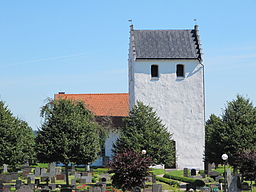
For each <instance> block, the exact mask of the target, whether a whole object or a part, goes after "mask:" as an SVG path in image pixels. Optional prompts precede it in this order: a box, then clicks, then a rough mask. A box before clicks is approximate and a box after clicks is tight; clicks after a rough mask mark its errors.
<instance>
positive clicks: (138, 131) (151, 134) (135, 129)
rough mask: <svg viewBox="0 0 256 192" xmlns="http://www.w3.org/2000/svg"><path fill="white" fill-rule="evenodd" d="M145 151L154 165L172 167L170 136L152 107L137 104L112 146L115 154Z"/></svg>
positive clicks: (172, 150) (173, 152)
mask: <svg viewBox="0 0 256 192" xmlns="http://www.w3.org/2000/svg"><path fill="white" fill-rule="evenodd" d="M127 150H132V151H137V152H141V151H142V150H146V152H147V156H149V157H151V158H152V161H153V163H155V164H165V165H166V166H169V167H170V166H173V165H174V163H175V149H174V142H173V141H172V135H171V134H170V133H169V132H168V131H167V129H166V127H165V126H164V125H163V123H162V121H161V120H160V118H159V117H158V116H157V114H156V112H155V111H154V110H153V108H152V107H150V106H146V105H144V104H143V103H142V102H138V103H137V104H136V105H135V106H134V107H133V109H132V110H131V111H130V113H129V117H128V118H126V119H125V127H124V128H123V129H122V131H121V135H120V138H119V139H118V140H117V142H116V144H115V145H114V148H113V151H114V152H115V153H122V152H123V151H127Z"/></svg>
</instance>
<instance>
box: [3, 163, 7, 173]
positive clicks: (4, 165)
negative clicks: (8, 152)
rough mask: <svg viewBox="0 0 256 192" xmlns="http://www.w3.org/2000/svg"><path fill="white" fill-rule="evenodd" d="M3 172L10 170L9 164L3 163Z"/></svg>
mask: <svg viewBox="0 0 256 192" xmlns="http://www.w3.org/2000/svg"><path fill="white" fill-rule="evenodd" d="M3 167H4V169H3V173H7V172H8V165H7V164H3Z"/></svg>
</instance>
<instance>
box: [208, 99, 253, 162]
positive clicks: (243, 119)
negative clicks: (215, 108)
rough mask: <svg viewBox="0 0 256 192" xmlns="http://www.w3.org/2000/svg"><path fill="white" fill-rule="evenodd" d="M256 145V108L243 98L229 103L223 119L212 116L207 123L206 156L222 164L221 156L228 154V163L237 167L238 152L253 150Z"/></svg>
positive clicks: (209, 159) (211, 160)
mask: <svg viewBox="0 0 256 192" xmlns="http://www.w3.org/2000/svg"><path fill="white" fill-rule="evenodd" d="M255 143H256V108H255V107H254V106H253V104H252V102H251V101H250V100H249V99H247V98H244V97H242V96H239V95H238V96H237V97H236V99H235V100H233V101H231V102H228V103H227V106H226V108H225V109H224V112H223V114H222V118H221V119H220V118H218V117H216V116H215V115H211V117H210V119H209V120H208V121H207V123H206V149H205V156H206V159H207V160H208V161H210V162H215V163H217V164H218V163H220V162H221V154H223V153H226V154H228V156H229V158H228V162H229V164H230V165H232V166H236V163H235V160H236V157H237V155H236V154H237V152H238V151H243V150H246V149H253V148H254V147H255Z"/></svg>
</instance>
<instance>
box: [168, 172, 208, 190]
mask: <svg viewBox="0 0 256 192" xmlns="http://www.w3.org/2000/svg"><path fill="white" fill-rule="evenodd" d="M164 177H165V178H168V179H174V180H178V181H182V182H185V183H191V184H194V185H196V186H198V187H203V186H205V183H204V181H203V180H201V179H194V178H190V177H181V176H176V175H172V174H171V173H166V174H165V175H164Z"/></svg>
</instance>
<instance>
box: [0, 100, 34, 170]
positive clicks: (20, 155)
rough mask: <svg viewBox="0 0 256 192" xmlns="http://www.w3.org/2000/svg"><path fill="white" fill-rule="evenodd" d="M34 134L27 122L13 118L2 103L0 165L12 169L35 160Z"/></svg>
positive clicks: (0, 108)
mask: <svg viewBox="0 0 256 192" xmlns="http://www.w3.org/2000/svg"><path fill="white" fill-rule="evenodd" d="M34 143H35V141H34V134H33V131H32V129H31V128H30V127H29V126H28V124H27V123H26V122H25V121H22V120H20V119H18V118H16V117H14V116H13V114H12V113H11V111H10V110H9V109H8V108H7V106H5V104H4V102H2V101H0V164H1V165H3V164H8V165H10V166H11V167H12V168H15V167H16V166H17V165H21V164H23V163H24V162H25V161H33V160H34Z"/></svg>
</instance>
